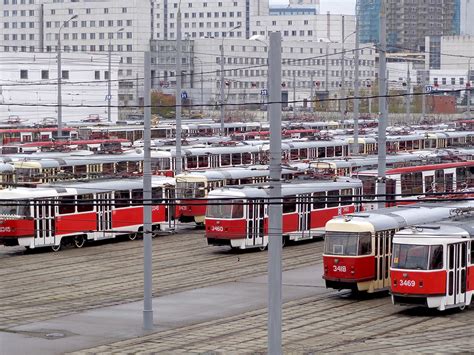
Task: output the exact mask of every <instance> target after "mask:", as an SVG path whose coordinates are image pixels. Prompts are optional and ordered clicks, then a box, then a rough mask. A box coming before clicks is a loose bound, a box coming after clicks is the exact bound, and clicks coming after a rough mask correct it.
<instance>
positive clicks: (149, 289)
mask: <svg viewBox="0 0 474 355" xmlns="http://www.w3.org/2000/svg"><path fill="white" fill-rule="evenodd" d="M143 90H144V92H143V105H144V108H143V112H144V117H143V118H144V122H143V123H144V127H143V130H144V131H143V201H144V202H145V203H144V206H143V278H144V280H143V281H144V287H143V329H145V330H152V329H153V286H152V283H153V278H152V270H153V269H152V257H153V254H152V243H151V230H152V218H151V204H152V201H151V196H152V195H151V96H150V95H151V55H150V52H145V74H144V83H143Z"/></svg>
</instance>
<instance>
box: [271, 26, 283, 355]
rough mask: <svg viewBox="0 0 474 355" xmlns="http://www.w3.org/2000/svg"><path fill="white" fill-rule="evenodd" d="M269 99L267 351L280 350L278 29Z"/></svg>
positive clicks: (274, 353) (273, 42)
mask: <svg viewBox="0 0 474 355" xmlns="http://www.w3.org/2000/svg"><path fill="white" fill-rule="evenodd" d="M268 77H269V79H268V80H269V93H270V98H269V100H270V102H269V103H268V111H269V112H268V113H269V117H270V184H271V186H270V193H269V197H270V205H269V207H268V225H269V232H268V235H269V237H268V242H269V245H268V251H269V255H268V256H269V260H268V353H269V354H272V355H279V354H282V346H281V323H282V321H281V313H282V312H281V303H282V271H281V269H282V266H281V254H282V239H281V238H282V215H283V207H282V201H281V33H280V32H272V33H271V34H270V49H269V52H268Z"/></svg>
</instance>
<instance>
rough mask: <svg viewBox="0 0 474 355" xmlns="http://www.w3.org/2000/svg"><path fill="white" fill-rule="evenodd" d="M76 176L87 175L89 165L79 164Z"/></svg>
mask: <svg viewBox="0 0 474 355" xmlns="http://www.w3.org/2000/svg"><path fill="white" fill-rule="evenodd" d="M75 170H76V172H75V174H76V176H75V177H76V178H81V177H86V176H87V165H77V166H76V168H75Z"/></svg>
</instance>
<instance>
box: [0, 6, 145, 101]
mask: <svg viewBox="0 0 474 355" xmlns="http://www.w3.org/2000/svg"><path fill="white" fill-rule="evenodd" d="M0 6H1V9H2V12H3V16H2V17H1V20H0V21H1V23H0V31H1V32H0V33H1V34H0V36H1V38H2V50H3V51H5V52H16V51H19V52H26V51H29V52H43V51H44V52H56V51H57V46H58V43H59V39H60V41H61V51H63V52H66V53H67V52H82V53H92V54H95V53H102V54H103V55H107V52H108V50H109V45H110V46H111V50H112V52H113V53H114V54H117V55H119V56H120V57H121V61H120V63H121V65H120V68H119V69H118V80H119V81H120V82H119V87H120V94H119V101H120V104H121V105H132V106H133V105H137V104H138V103H139V100H138V98H139V97H140V96H143V93H142V90H143V89H142V88H143V53H144V51H146V50H148V48H149V40H150V38H151V26H150V24H151V5H150V1H149V0H131V1H129V0H113V1H112V0H98V1H87V0H64V1H60V2H59V1H53V2H50V1H45V0H25V1H16V0H4V1H3V4H2V5H0ZM73 16H77V17H76V18H73ZM72 18H73V19H72ZM69 20H70V21H69ZM84 65H86V64H84Z"/></svg>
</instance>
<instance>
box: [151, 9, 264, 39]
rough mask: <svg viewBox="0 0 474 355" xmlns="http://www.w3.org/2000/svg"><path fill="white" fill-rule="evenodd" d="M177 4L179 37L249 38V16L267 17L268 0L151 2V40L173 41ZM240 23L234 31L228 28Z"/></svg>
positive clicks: (250, 21) (250, 19)
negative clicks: (180, 34)
mask: <svg viewBox="0 0 474 355" xmlns="http://www.w3.org/2000/svg"><path fill="white" fill-rule="evenodd" d="M180 3H181V18H182V33H183V37H184V36H186V35H188V36H189V37H190V38H193V39H194V38H201V37H214V38H221V37H237V38H249V37H250V36H251V34H250V33H251V32H250V27H251V23H252V18H253V17H255V16H268V0H183V1H180V0H162V1H154V6H153V28H154V35H153V39H157V40H174V39H175V38H176V20H177V13H178V6H179V4H180ZM237 26H240V28H238V29H236V30H235V31H232V32H231V31H230V30H231V29H232V28H234V27H237Z"/></svg>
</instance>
